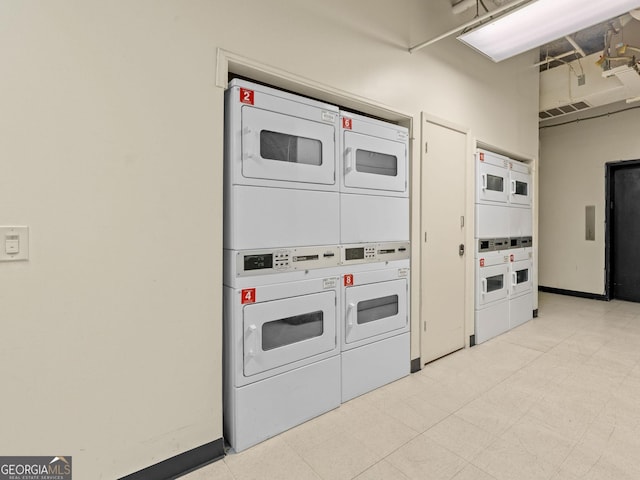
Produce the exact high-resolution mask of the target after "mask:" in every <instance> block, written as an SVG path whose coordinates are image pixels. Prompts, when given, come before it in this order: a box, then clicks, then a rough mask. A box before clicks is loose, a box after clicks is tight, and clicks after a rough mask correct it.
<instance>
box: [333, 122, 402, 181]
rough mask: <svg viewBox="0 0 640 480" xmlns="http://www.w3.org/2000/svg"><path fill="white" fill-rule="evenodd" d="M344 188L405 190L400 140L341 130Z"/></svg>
mask: <svg viewBox="0 0 640 480" xmlns="http://www.w3.org/2000/svg"><path fill="white" fill-rule="evenodd" d="M342 154H343V161H344V168H343V174H344V185H345V187H353V188H362V189H372V190H383V191H389V192H405V191H406V188H407V184H406V181H407V150H406V145H405V144H404V143H402V142H396V141H393V140H388V139H383V138H378V137H372V136H370V135H364V134H360V133H355V132H350V131H345V132H344V150H343V152H342Z"/></svg>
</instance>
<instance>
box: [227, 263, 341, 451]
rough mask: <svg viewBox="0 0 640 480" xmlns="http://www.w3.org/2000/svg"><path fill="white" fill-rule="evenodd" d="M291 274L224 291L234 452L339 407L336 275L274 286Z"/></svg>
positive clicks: (229, 416)
mask: <svg viewBox="0 0 640 480" xmlns="http://www.w3.org/2000/svg"><path fill="white" fill-rule="evenodd" d="M286 275H289V274H287V273H284V274H273V275H263V276H255V277H244V278H242V279H241V282H243V283H244V284H245V285H251V286H250V287H249V286H245V287H242V288H233V287H224V349H223V350H224V363H225V367H224V431H225V438H226V440H227V441H228V442H229V444H230V445H231V446H232V448H233V449H234V450H235V451H236V452H239V451H242V450H244V449H246V448H248V447H250V446H252V445H255V444H257V443H259V442H261V441H263V440H266V439H267V438H270V437H272V436H274V435H277V434H279V433H281V432H283V431H285V430H287V429H289V428H292V427H294V426H296V425H299V424H300V423H303V422H305V421H307V420H309V419H311V418H313V417H315V416H317V415H320V414H322V413H325V412H327V411H329V410H331V409H333V408H336V407H338V406H339V405H340V400H341V395H340V392H341V384H340V374H341V370H340V343H339V340H338V325H339V318H340V317H339V310H338V309H339V305H340V295H341V289H340V287H339V283H338V276H332V275H331V269H324V270H317V271H313V272H307V273H306V275H307V279H305V280H295V281H284V282H282V283H278V282H277V280H278V277H280V276H286ZM251 278H253V282H252V281H251ZM264 280H266V282H264V284H263V281H264Z"/></svg>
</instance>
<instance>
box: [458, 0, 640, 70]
mask: <svg viewBox="0 0 640 480" xmlns="http://www.w3.org/2000/svg"><path fill="white" fill-rule="evenodd" d="M638 7H640V0H537V1H534V2H531V3H527V4H526V5H525V6H523V7H521V8H518V9H517V10H514V11H513V12H511V13H508V14H506V15H503V16H501V17H499V18H498V19H496V20H493V21H491V22H489V23H486V24H484V25H482V26H480V27H478V28H475V29H473V30H471V31H470V32H467V33H463V34H462V35H460V36H459V37H458V40H460V41H462V42H464V43H466V44H467V45H469V46H470V47H472V48H474V49H476V50H477V51H479V52H480V53H482V54H484V55H486V56H487V57H489V58H490V59H492V60H493V61H494V62H500V61H501V60H505V59H507V58H510V57H513V56H514V55H518V54H520V53H523V52H527V51H529V50H531V49H533V48H536V47H539V46H540V45H544V44H545V43H548V42H551V41H553V40H556V39H558V38H561V37H564V36H565V35H570V34H572V33H575V32H577V31H579V30H582V29H584V28H588V27H591V26H592V25H595V24H597V23H600V22H604V21H605V20H609V19H610V18H613V17H617V16H619V15H623V14H625V13H627V12H629V11H630V10H633V9H635V8H638Z"/></svg>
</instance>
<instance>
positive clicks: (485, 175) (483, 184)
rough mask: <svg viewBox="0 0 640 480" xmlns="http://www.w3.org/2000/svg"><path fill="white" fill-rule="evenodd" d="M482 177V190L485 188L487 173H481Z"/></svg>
mask: <svg viewBox="0 0 640 480" xmlns="http://www.w3.org/2000/svg"><path fill="white" fill-rule="evenodd" d="M481 177H482V190H486V189H487V174H486V173H483V174H482V175H481Z"/></svg>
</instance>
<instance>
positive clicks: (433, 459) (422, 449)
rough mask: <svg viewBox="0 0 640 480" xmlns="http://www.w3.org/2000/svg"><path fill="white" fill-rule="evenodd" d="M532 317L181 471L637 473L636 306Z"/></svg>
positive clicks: (544, 298)
mask: <svg viewBox="0 0 640 480" xmlns="http://www.w3.org/2000/svg"><path fill="white" fill-rule="evenodd" d="M539 312H540V315H539V317H538V318H536V319H534V320H532V321H530V322H528V323H526V324H524V325H522V326H520V327H519V328H517V329H515V330H512V331H511V332H508V333H506V334H505V335H502V336H500V337H498V338H495V339H492V340H490V341H488V342H486V343H484V344H482V345H478V346H476V347H473V348H470V349H465V350H461V351H459V352H456V353H454V354H452V355H449V356H448V357H445V358H443V359H441V360H439V361H437V362H434V363H432V364H430V365H427V366H425V367H424V368H423V369H422V370H421V371H420V372H417V373H415V374H413V375H411V376H409V377H407V378H404V379H402V380H399V381H398V382H394V383H393V384H390V385H387V386H385V387H382V388H380V389H378V390H376V391H375V392H371V393H369V394H367V395H363V396H361V397H359V398H357V399H354V400H352V401H351V402H348V403H346V404H344V405H343V406H341V407H340V408H339V409H337V410H334V411H333V412H330V413H328V414H326V415H323V416H321V417H319V418H316V419H314V420H312V421H310V422H307V423H305V424H304V425H300V426H299V427H296V428H294V429H292V430H290V431H288V432H285V433H283V434H281V435H278V436H277V437H275V438H272V439H270V440H267V441H266V442H263V443H261V444H260V445H257V446H255V447H253V448H250V449H248V450H246V451H244V452H241V453H239V454H235V453H230V454H229V455H227V456H226V457H225V458H224V459H223V460H220V461H218V462H215V463H213V464H211V465H208V466H206V467H204V468H202V469H200V470H198V471H196V472H193V473H191V474H188V475H185V476H183V477H182V480H214V479H215V480H245V479H246V480H249V479H256V480H270V479H273V480H288V479H291V480H299V479H305V478H309V479H321V480H335V479H352V478H357V479H358V480H369V479H384V480H387V479H394V480H395V479H399V480H413V479H416V480H418V479H419V480H430V479H434V480H439V479H442V480H465V479H473V480H514V479H518V480H526V479H531V480H573V479H594V480H606V479H609V478H611V479H616V480H623V479H630V480H631V479H635V480H637V479H640V464H639V463H638V462H637V459H638V452H640V304H634V303H627V302H621V301H612V302H600V301H596V300H586V299H580V298H573V297H564V296H559V295H552V294H546V293H541V294H540V306H539Z"/></svg>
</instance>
